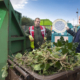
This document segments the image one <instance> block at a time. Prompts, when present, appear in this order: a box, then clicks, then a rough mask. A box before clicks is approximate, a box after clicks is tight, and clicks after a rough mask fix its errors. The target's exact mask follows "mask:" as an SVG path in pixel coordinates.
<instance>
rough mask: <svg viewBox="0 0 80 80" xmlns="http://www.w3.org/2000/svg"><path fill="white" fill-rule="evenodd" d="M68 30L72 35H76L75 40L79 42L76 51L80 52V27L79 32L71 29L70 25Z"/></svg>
mask: <svg viewBox="0 0 80 80" xmlns="http://www.w3.org/2000/svg"><path fill="white" fill-rule="evenodd" d="M66 30H67V32H68V33H70V34H71V35H72V36H74V39H73V42H78V43H79V45H78V47H77V49H76V52H78V53H80V29H79V30H78V31H77V33H75V32H74V31H72V30H71V29H69V27H66Z"/></svg>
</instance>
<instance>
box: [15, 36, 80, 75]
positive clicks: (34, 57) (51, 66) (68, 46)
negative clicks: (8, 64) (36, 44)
mask: <svg viewBox="0 0 80 80" xmlns="http://www.w3.org/2000/svg"><path fill="white" fill-rule="evenodd" d="M53 44H54V45H55V46H54V47H52V48H51V42H45V43H44V44H43V45H41V47H40V48H39V49H36V50H33V51H32V52H29V53H27V52H26V53H25V54H24V55H22V54H20V53H18V54H17V55H16V56H18V57H16V56H15V58H14V60H15V61H17V63H22V64H20V66H24V67H25V68H29V69H32V70H33V71H35V72H36V73H38V74H40V75H51V74H54V73H58V72H61V71H67V70H73V69H74V68H75V67H77V66H79V64H80V59H79V57H80V54H79V53H76V48H77V46H78V43H73V42H72V43H69V42H68V41H64V39H63V37H61V38H60V39H59V40H58V42H57V43H55V42H54V43H53Z"/></svg>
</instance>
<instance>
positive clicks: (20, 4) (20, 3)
mask: <svg viewBox="0 0 80 80" xmlns="http://www.w3.org/2000/svg"><path fill="white" fill-rule="evenodd" d="M10 1H11V3H12V5H13V7H14V9H23V8H24V6H25V4H27V3H28V0H10Z"/></svg>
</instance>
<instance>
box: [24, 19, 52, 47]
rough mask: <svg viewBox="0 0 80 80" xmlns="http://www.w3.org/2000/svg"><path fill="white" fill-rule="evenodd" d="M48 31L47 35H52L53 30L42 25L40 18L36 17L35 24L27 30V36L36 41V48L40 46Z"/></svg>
mask: <svg viewBox="0 0 80 80" xmlns="http://www.w3.org/2000/svg"><path fill="white" fill-rule="evenodd" d="M46 33H47V37H49V36H50V35H51V31H50V30H48V29H47V28H45V27H44V26H40V18H36V19H35V21H34V26H30V27H29V29H28V30H27V31H26V36H28V37H29V39H30V41H34V46H35V48H39V47H40V46H41V44H42V43H43V41H44V39H45V38H44V37H45V35H46Z"/></svg>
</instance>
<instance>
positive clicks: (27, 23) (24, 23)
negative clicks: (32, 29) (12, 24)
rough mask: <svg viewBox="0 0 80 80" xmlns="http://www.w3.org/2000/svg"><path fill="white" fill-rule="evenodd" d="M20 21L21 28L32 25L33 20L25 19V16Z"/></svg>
mask: <svg viewBox="0 0 80 80" xmlns="http://www.w3.org/2000/svg"><path fill="white" fill-rule="evenodd" d="M21 21H22V26H23V25H26V26H32V25H34V20H32V19H31V18H28V17H25V16H23V17H22V19H21Z"/></svg>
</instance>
